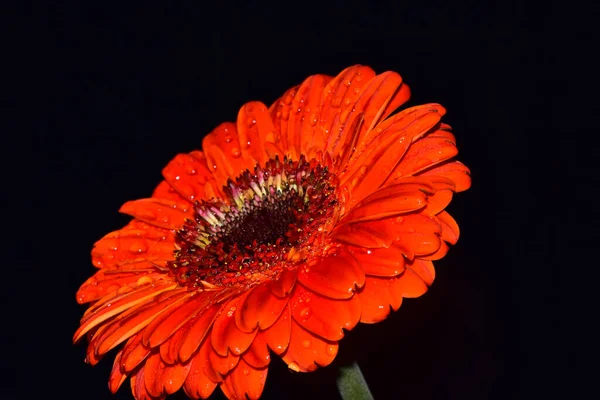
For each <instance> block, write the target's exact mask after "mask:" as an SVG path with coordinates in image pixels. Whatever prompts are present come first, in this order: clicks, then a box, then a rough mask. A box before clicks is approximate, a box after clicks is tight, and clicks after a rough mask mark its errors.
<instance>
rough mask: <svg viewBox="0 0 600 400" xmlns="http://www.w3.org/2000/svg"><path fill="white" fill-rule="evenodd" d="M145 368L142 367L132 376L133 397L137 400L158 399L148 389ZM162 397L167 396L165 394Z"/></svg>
mask: <svg viewBox="0 0 600 400" xmlns="http://www.w3.org/2000/svg"><path fill="white" fill-rule="evenodd" d="M145 370H146V368H140V369H139V370H138V372H137V373H136V374H134V375H133V376H132V377H131V380H130V383H131V391H132V392H133V397H134V398H135V399H136V400H156V397H152V396H151V395H150V393H148V390H147V389H146V384H145V382H144V381H145V379H144V375H145ZM160 398H165V396H161V397H160Z"/></svg>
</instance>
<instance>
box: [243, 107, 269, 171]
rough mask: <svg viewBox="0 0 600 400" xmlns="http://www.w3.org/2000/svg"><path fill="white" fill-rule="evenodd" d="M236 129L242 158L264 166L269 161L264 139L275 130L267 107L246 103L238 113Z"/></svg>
mask: <svg viewBox="0 0 600 400" xmlns="http://www.w3.org/2000/svg"><path fill="white" fill-rule="evenodd" d="M237 129H238V135H239V140H240V145H241V152H242V157H243V158H244V159H245V160H247V162H250V163H252V164H257V163H258V164H260V165H264V163H265V162H267V160H268V159H269V157H268V155H267V153H266V152H265V146H264V142H265V138H266V137H267V136H269V135H273V131H274V130H275V128H274V126H273V121H271V116H270V115H269V111H268V109H267V106H266V105H264V104H263V103H261V102H258V101H252V102H250V103H246V104H245V105H244V106H243V107H242V108H241V109H240V111H239V113H238V117H237Z"/></svg>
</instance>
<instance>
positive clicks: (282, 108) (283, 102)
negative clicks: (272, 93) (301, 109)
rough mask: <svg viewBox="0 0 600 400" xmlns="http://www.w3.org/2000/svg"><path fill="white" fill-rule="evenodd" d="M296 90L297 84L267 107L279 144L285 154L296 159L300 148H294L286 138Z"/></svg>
mask: <svg viewBox="0 0 600 400" xmlns="http://www.w3.org/2000/svg"><path fill="white" fill-rule="evenodd" d="M297 91H298V86H295V87H293V88H290V89H288V90H287V91H286V92H285V93H284V94H283V96H281V98H279V99H278V100H277V101H275V102H274V103H273V104H272V105H271V107H270V108H269V113H270V115H271V120H272V121H273V127H274V129H275V132H277V133H278V135H277V137H278V138H279V140H280V143H279V145H280V147H281V148H282V149H283V151H284V152H285V154H286V155H287V156H292V159H297V156H298V155H299V154H300V148H294V147H293V146H292V145H290V144H289V143H288V140H287V137H288V121H289V119H290V113H291V111H292V107H291V106H292V101H293V100H294V97H295V96H296V92H297Z"/></svg>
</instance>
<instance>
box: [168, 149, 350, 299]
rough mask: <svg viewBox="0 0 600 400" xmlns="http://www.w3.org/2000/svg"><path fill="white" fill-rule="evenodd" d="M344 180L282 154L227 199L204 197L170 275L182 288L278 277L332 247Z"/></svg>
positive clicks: (244, 177)
mask: <svg viewBox="0 0 600 400" xmlns="http://www.w3.org/2000/svg"><path fill="white" fill-rule="evenodd" d="M337 187H338V180H337V177H336V176H335V175H334V174H332V173H330V172H329V170H328V169H327V167H323V166H322V165H320V164H319V163H317V162H316V161H315V160H312V161H310V162H308V161H306V160H305V159H304V157H301V158H300V160H299V161H291V160H288V159H287V158H285V159H284V160H283V162H281V161H280V160H279V158H278V157H275V158H274V159H271V160H269V161H267V163H266V164H265V165H264V166H263V167H261V166H256V168H255V169H254V172H253V173H251V172H250V171H248V170H246V171H245V172H244V173H242V174H241V175H240V176H239V177H237V178H236V180H235V181H232V180H229V181H228V182H227V186H225V187H224V188H223V192H224V193H225V196H226V200H225V201H222V200H215V199H212V200H211V201H202V202H197V203H196V205H195V215H194V220H193V221H191V220H190V221H186V223H185V225H184V227H183V228H182V229H181V230H180V231H179V232H178V233H177V239H176V244H177V247H178V250H177V251H176V252H175V260H174V261H171V262H170V263H169V264H168V267H169V273H170V274H171V275H172V276H174V277H175V278H176V279H177V280H178V282H179V283H180V284H181V285H188V286H193V287H203V288H206V289H208V288H215V287H219V286H221V287H222V286H229V285H233V284H239V283H241V282H244V283H245V284H248V285H253V284H255V283H258V282H262V281H264V280H266V279H275V278H277V276H278V275H279V274H280V273H281V272H282V271H283V270H284V269H285V268H292V267H294V266H295V265H297V264H298V263H300V262H303V261H305V260H307V259H308V258H311V257H312V258H317V257H320V256H321V255H323V253H324V252H325V251H326V250H327V248H328V246H329V244H330V241H329V240H328V236H327V235H328V233H329V231H330V229H331V227H332V225H333V223H334V219H335V217H336V212H337V208H338V207H337V205H338V200H337V196H336V191H337Z"/></svg>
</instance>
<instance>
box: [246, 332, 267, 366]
mask: <svg viewBox="0 0 600 400" xmlns="http://www.w3.org/2000/svg"><path fill="white" fill-rule="evenodd" d="M242 358H243V359H244V360H245V361H246V362H247V363H248V364H250V365H252V366H253V367H254V368H265V367H267V366H268V365H269V362H271V354H270V353H269V348H268V346H267V337H266V335H265V333H264V331H259V332H258V333H257V334H256V337H255V338H254V340H253V341H252V344H251V345H250V347H249V348H248V350H246V352H245V353H244V354H243V355H242Z"/></svg>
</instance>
